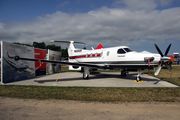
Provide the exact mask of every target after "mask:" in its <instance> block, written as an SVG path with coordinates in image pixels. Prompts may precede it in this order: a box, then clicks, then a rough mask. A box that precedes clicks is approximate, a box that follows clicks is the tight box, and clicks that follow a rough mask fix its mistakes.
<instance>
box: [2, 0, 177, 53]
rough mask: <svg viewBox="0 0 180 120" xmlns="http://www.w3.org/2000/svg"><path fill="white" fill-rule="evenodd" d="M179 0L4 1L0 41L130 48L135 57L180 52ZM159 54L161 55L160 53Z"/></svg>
mask: <svg viewBox="0 0 180 120" xmlns="http://www.w3.org/2000/svg"><path fill="white" fill-rule="evenodd" d="M179 11H180V1H178V0H0V16H1V17H0V39H1V40H3V41H7V42H22V43H28V44H32V43H33V41H37V42H45V43H46V44H49V40H52V39H53V40H66V41H68V40H74V41H78V42H86V43H87V46H86V47H87V48H89V49H90V47H91V46H93V47H96V46H97V45H98V44H99V43H101V44H102V45H103V46H104V47H112V46H119V45H127V46H129V47H131V48H132V49H134V50H136V51H144V50H146V51H150V52H156V49H155V47H154V43H156V44H157V45H158V46H159V47H160V49H162V52H163V53H164V51H165V50H166V48H167V46H168V45H169V44H170V43H172V48H171V49H170V52H169V54H172V53H174V52H180V48H179V46H180V33H179V31H180V12H179ZM156 53H157V52H156Z"/></svg>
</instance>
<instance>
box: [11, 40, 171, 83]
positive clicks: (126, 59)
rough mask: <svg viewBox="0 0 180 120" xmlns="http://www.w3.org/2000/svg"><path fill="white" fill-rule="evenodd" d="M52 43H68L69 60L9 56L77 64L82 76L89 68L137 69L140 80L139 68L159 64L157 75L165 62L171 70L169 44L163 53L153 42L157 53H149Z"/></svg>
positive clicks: (70, 42)
mask: <svg viewBox="0 0 180 120" xmlns="http://www.w3.org/2000/svg"><path fill="white" fill-rule="evenodd" d="M50 42H52V43H65V44H68V54H69V61H68V62H62V61H52V60H41V59H31V58H22V57H19V56H15V57H10V56H9V57H10V58H14V59H15V60H30V61H40V62H49V63H57V64H67V65H72V66H73V67H74V68H77V67H79V66H81V67H84V73H83V78H84V79H88V78H89V74H90V72H89V70H90V69H91V68H95V69H98V68H99V69H116V68H120V69H123V70H122V71H121V75H122V76H126V74H127V73H128V71H130V70H137V72H138V74H137V81H140V80H141V77H140V74H141V72H140V70H141V69H150V68H153V67H156V66H158V65H159V67H158V69H157V71H156V72H155V75H158V74H159V72H160V70H161V67H162V65H163V64H165V65H166V66H167V67H168V68H169V70H170V71H171V66H170V65H171V63H172V59H171V58H170V57H168V56H167V54H168V52H169V49H170V47H171V44H170V45H169V46H168V48H167V50H166V52H165V55H163V54H162V52H161V51H160V49H159V48H158V46H157V45H156V44H155V47H156V49H157V51H158V52H159V54H154V53H150V52H147V51H144V52H136V51H134V50H132V49H130V48H129V47H127V46H117V47H110V48H102V47H99V48H97V49H93V48H92V50H84V49H76V48H75V47H74V44H81V45H84V44H85V43H81V42H74V41H54V40H51V41H50Z"/></svg>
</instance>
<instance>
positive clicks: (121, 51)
mask: <svg viewBox="0 0 180 120" xmlns="http://www.w3.org/2000/svg"><path fill="white" fill-rule="evenodd" d="M117 53H118V54H125V53H126V52H125V51H124V50H123V49H118V51H117Z"/></svg>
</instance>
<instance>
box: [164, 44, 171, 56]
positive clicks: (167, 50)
mask: <svg viewBox="0 0 180 120" xmlns="http://www.w3.org/2000/svg"><path fill="white" fill-rule="evenodd" d="M170 48H171V44H169V46H168V48H167V49H166V52H165V54H164V55H165V56H167V54H168V52H169V49H170Z"/></svg>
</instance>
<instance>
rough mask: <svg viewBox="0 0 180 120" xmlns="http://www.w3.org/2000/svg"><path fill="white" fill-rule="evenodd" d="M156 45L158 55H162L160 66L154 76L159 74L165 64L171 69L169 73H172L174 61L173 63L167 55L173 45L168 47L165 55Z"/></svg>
mask: <svg viewBox="0 0 180 120" xmlns="http://www.w3.org/2000/svg"><path fill="white" fill-rule="evenodd" d="M154 45H155V47H156V50H157V51H158V53H159V54H160V55H161V61H160V65H159V67H158V69H157V70H156V72H155V73H154V75H155V76H157V75H158V74H159V72H160V71H161V68H162V66H163V64H165V66H166V67H167V68H168V69H169V71H170V72H172V69H171V63H172V61H171V58H170V57H168V56H167V54H168V52H169V50H170V48H171V44H169V46H168V47H167V49H166V51H165V54H164V55H163V53H162V52H161V50H160V49H159V47H158V46H157V45H156V44H154Z"/></svg>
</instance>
